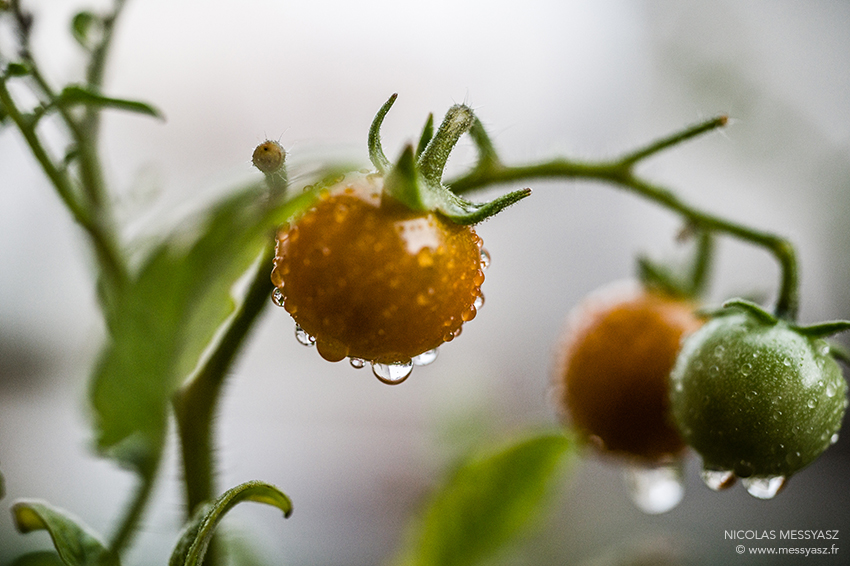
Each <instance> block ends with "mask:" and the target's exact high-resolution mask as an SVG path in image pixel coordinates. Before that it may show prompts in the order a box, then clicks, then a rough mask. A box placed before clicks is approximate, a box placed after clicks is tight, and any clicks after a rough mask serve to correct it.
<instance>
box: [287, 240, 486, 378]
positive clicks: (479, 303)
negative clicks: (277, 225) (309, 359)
mask: <svg viewBox="0 0 850 566" xmlns="http://www.w3.org/2000/svg"><path fill="white" fill-rule="evenodd" d="M480 253H481V264H480V267H481V271H482V272H483V271H485V270H486V269H487V268H488V267H489V266H490V253H489V252H488V251H487V250H486V249H485V248H483V247H482V248H480ZM274 282H275V283H280V286H278V287H275V288H274V290H273V291H272V302H273V303H274V304H275V305H276V306H278V307H281V308H283V307H284V304H285V301H286V295H285V294H284V291H283V286H282V281H281V282H278V281H274ZM483 306H484V293H482V292H481V291H480V289H479V291H478V294H477V295H476V297H475V301H474V302H473V303H472V308H471V309H470V312H477V311H478V310H480V309H481V307H483ZM473 317H474V315H473V316H472V317H469V318H468V320H472V318H473ZM468 320H467V319H466V318H465V319H464V321H465V322H466V321H468ZM460 333H461V328H458V329H457V330H455V331H454V332H452V333H450V334H449V335H446V336H445V337H444V340H445V341H446V342H449V341H451V340H453V339H454V338H457V337H458V336H460ZM295 340H296V341H297V342H298V343H299V344H301V345H302V346H308V347H310V346H315V345H316V337H315V336H311V335H310V334H309V333H308V332H307V331H306V330H304V329H303V328H301V327H300V326H299V325H298V324H296V325H295ZM438 354H439V349H438V348H434V349H432V350H428V351H426V352H422V353H421V354H419V355H417V356H414V357H413V358H412V359H410V360H408V361H406V362H395V363H390V364H385V363H379V362H375V361H368V360H364V359H362V358H356V357H349V358H348V361H349V363H350V364H351V367H353V368H354V369H363V368H364V367H366V364H369V365H371V367H372V374H374V376H375V377H376V378H378V381H380V382H381V383H385V384H387V385H398V384H400V383H403V382H404V381H406V380H407V378H408V377H410V374H411V373H412V372H413V368H414V367H416V366H427V365H429V364H431V363H433V362H434V360H436V359H437V355H438Z"/></svg>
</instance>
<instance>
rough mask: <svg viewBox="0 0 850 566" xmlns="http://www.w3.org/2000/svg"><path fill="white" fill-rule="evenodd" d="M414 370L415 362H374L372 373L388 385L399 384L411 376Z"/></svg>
mask: <svg viewBox="0 0 850 566" xmlns="http://www.w3.org/2000/svg"><path fill="white" fill-rule="evenodd" d="M412 371H413V362H412V361H408V362H400V363H395V364H378V363H375V362H372V373H374V374H375V377H377V378H378V380H379V381H381V383H386V384H387V385H398V384H399V383H401V382H403V381H404V380H405V379H407V378H408V377H409V376H410V372H412Z"/></svg>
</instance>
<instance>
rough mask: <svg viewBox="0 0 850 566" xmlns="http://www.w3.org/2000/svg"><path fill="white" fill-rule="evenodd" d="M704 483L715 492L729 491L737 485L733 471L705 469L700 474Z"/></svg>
mask: <svg viewBox="0 0 850 566" xmlns="http://www.w3.org/2000/svg"><path fill="white" fill-rule="evenodd" d="M699 475H700V477H701V478H702V482H703V483H704V484H705V485H707V486H708V487H709V489H712V490H714V491H722V490H724V489H729V488H730V487H732V486H733V485H734V484H735V480H736V479H737V478H735V473H734V472H732V470H715V469H710V468H703V470H702V471H701V472H700V474H699Z"/></svg>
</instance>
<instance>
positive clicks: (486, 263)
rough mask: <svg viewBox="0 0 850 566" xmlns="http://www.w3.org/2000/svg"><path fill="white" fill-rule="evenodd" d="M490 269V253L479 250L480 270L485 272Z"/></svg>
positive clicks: (482, 249)
mask: <svg viewBox="0 0 850 566" xmlns="http://www.w3.org/2000/svg"><path fill="white" fill-rule="evenodd" d="M488 267H490V252H488V251H487V250H485V249H484V248H481V270H482V271H486V270H487V268H488Z"/></svg>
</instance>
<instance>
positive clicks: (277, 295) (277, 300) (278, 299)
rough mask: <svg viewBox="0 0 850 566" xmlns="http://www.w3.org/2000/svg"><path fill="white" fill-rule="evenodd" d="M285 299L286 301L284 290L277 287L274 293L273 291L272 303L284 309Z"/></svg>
mask: <svg viewBox="0 0 850 566" xmlns="http://www.w3.org/2000/svg"><path fill="white" fill-rule="evenodd" d="M285 299H286V297H285V296H284V294H283V289H281V288H280V287H275V288H274V291H272V302H273V303H274V304H275V305H277V306H279V307H282V306H283V301H284V300H285Z"/></svg>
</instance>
